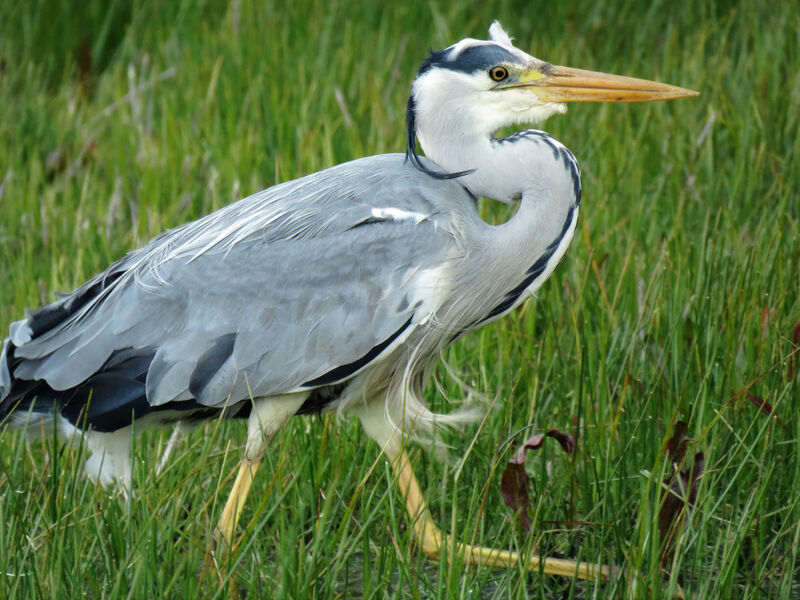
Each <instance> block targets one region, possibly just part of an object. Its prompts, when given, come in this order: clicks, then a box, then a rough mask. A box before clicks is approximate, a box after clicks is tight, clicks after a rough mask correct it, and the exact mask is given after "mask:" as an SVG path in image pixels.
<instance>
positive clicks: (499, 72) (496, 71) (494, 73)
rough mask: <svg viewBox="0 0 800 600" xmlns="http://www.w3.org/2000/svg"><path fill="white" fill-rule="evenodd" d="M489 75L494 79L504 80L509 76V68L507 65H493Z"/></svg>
mask: <svg viewBox="0 0 800 600" xmlns="http://www.w3.org/2000/svg"><path fill="white" fill-rule="evenodd" d="M489 77H491V78H492V79H493V80H494V81H503V79H505V78H506V77H508V69H506V68H505V67H492V68H491V69H489Z"/></svg>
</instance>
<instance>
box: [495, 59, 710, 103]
mask: <svg viewBox="0 0 800 600" xmlns="http://www.w3.org/2000/svg"><path fill="white" fill-rule="evenodd" d="M547 67H548V68H545V69H542V70H541V71H539V70H537V69H531V70H529V71H527V72H526V73H525V74H523V75H522V77H520V78H519V80H517V81H516V82H513V83H509V84H508V87H524V88H528V89H530V90H531V91H532V92H534V93H535V94H536V95H537V96H538V97H539V98H540V99H542V100H543V101H545V102H652V101H654V100H674V99H676V98H684V97H686V96H697V95H698V94H699V92H695V91H693V90H687V89H685V88H681V87H676V86H674V85H667V84H665V83H658V82H657V81H648V80H646V79H636V78H635V77H623V76H622V75H611V74H609V73H597V72H595V71H585V70H583V69H573V68H571V67H560V66H557V65H548V66H547Z"/></svg>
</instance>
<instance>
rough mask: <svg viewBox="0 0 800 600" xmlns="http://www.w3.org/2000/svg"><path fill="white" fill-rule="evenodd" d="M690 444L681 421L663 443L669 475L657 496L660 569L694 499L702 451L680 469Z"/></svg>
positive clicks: (700, 469) (671, 550)
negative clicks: (659, 504)
mask: <svg viewBox="0 0 800 600" xmlns="http://www.w3.org/2000/svg"><path fill="white" fill-rule="evenodd" d="M691 441H692V439H691V438H690V437H689V426H688V425H687V424H686V423H685V422H684V421H678V422H677V423H675V430H674V432H673V434H672V437H671V438H670V439H669V441H668V442H667V454H668V456H669V458H670V460H671V461H672V475H671V476H670V477H667V478H666V479H665V480H664V487H663V488H662V491H661V496H660V500H661V510H659V512H658V531H659V533H660V534H661V545H662V547H661V565H662V566H663V565H665V564H668V563H669V562H671V559H672V552H673V549H674V547H675V540H676V539H677V538H678V536H679V535H680V532H681V529H682V527H683V526H684V525H685V524H686V522H687V521H688V519H689V515H690V513H691V510H692V508H693V507H694V504H695V502H696V500H697V483H698V481H699V479H700V476H701V475H702V474H703V467H704V466H705V457H704V456H703V453H702V452H698V453H696V454H695V455H694V458H693V460H692V461H691V463H689V464H686V465H684V466H683V467H681V464H682V463H683V462H684V458H685V456H686V450H687V449H688V447H689V443H690V442H691Z"/></svg>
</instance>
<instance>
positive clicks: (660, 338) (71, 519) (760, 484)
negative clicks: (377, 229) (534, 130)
mask: <svg viewBox="0 0 800 600" xmlns="http://www.w3.org/2000/svg"><path fill="white" fill-rule="evenodd" d="M69 4H70V3H62V2H56V1H52V2H43V1H40V2H16V3H14V2H4V3H1V4H0V327H2V330H3V332H6V331H7V326H8V324H9V323H10V322H11V321H13V320H16V319H18V318H20V317H21V316H22V315H23V311H24V309H25V308H26V307H36V306H38V305H40V304H42V303H45V302H49V301H52V300H53V299H54V298H55V294H56V292H58V291H68V290H71V289H72V288H74V287H75V286H77V285H79V284H80V283H82V282H83V281H84V280H86V279H87V278H89V277H90V276H91V275H93V274H94V273H96V272H98V271H100V270H101V269H103V268H104V267H105V266H106V265H107V264H108V263H110V262H111V261H112V260H114V259H115V258H118V257H119V256H121V255H123V254H124V253H125V252H126V251H127V250H129V249H131V248H134V247H136V246H137V245H140V244H142V243H144V242H145V241H147V240H148V239H149V238H151V237H152V236H154V235H156V234H157V233H159V232H160V231H162V230H164V229H166V228H168V227H171V226H174V225H177V224H180V223H182V222H185V221H187V220H191V219H194V218H197V217H199V216H201V215H203V214H206V213H208V212H210V211H212V210H214V209H217V208H219V207H221V206H223V205H225V204H227V203H229V202H230V201H232V200H235V199H238V198H240V197H242V196H244V195H247V194H249V193H251V192H255V191H257V190H259V189H262V188H264V187H267V186H270V185H272V184H274V183H277V182H280V181H284V180H288V179H291V178H294V177H298V176H300V175H303V174H306V173H309V172H312V171H315V170H319V169H321V168H324V167H327V166H330V165H333V164H336V163H339V162H343V161H346V160H349V159H352V158H356V157H360V156H364V155H369V154H376V153H381V152H395V151H402V149H403V147H404V139H403V117H404V110H405V102H406V99H407V96H408V91H409V85H410V82H411V80H412V78H413V76H414V73H415V72H416V69H417V67H418V65H419V64H420V62H421V61H422V60H423V58H424V57H425V55H426V52H427V50H428V49H429V48H435V49H438V48H442V47H444V46H446V45H448V44H450V43H452V42H455V41H457V40H459V39H461V38H462V37H466V36H472V37H485V35H486V29H487V27H488V25H489V24H490V23H491V21H492V20H493V19H495V18H497V19H499V20H500V21H501V22H502V23H503V24H504V25H505V26H506V27H507V29H508V30H510V32H511V33H512V35H513V36H514V37H515V39H516V42H517V44H518V45H519V46H520V47H521V48H523V49H526V50H529V51H530V52H532V53H533V54H535V55H537V56H540V57H541V58H544V59H546V60H550V61H552V62H554V63H558V64H566V65H570V66H576V67H583V68H588V69H594V70H602V71H609V72H617V73H622V74H628V75H633V76H639V77H645V78H648V79H658V80H661V81H665V82H669V83H673V84H676V85H681V86H685V87H689V88H693V89H697V90H700V91H701V93H702V95H701V96H700V97H699V98H695V99H687V100H681V101H678V102H672V103H665V104H649V105H630V106H621V105H573V106H571V108H570V111H569V113H568V114H567V115H565V116H563V117H555V118H553V119H551V120H550V121H548V122H547V123H545V124H544V125H543V128H544V129H546V130H547V131H549V132H551V133H552V134H553V135H555V136H556V137H558V138H559V139H561V140H562V141H563V142H564V143H565V144H566V145H567V146H568V147H569V148H571V149H572V151H573V152H574V153H575V155H576V156H577V157H578V160H579V161H580V162H581V165H582V170H583V183H584V201H583V211H582V215H581V224H580V229H579V232H578V234H577V235H576V238H575V241H574V242H573V246H572V248H571V250H570V251H569V253H568V254H567V257H566V259H565V260H564V262H563V264H562V265H561V266H560V267H559V268H558V270H557V271H556V273H555V275H554V276H553V277H552V279H551V281H550V282H548V283H547V284H546V285H545V286H544V287H543V289H542V290H541V292H540V293H539V297H538V299H536V300H535V301H531V302H529V303H528V304H527V305H526V306H525V307H524V308H523V309H521V310H519V311H517V312H516V313H515V314H513V315H511V316H509V317H507V318H505V319H503V320H501V321H500V322H498V323H496V324H493V325H491V326H489V327H487V328H485V329H483V330H482V331H480V332H478V333H476V334H473V335H471V336H469V337H467V338H466V339H464V340H462V341H460V342H459V343H458V344H456V345H455V346H454V347H452V348H451V349H450V350H449V351H448V352H447V354H446V357H445V358H446V360H447V361H448V363H449V365H451V367H452V368H453V371H454V372H456V373H458V374H459V375H460V377H461V378H463V380H464V382H466V383H467V384H468V385H469V386H470V387H471V388H472V389H473V390H474V393H472V395H473V396H474V397H476V398H477V397H479V396H480V397H483V398H485V400H484V402H485V405H486V408H487V416H486V418H485V419H484V420H483V421H481V422H480V423H478V424H476V425H474V426H472V427H470V428H468V429H467V430H466V431H463V432H452V433H447V434H446V435H445V438H446V441H447V442H448V443H449V444H450V445H451V446H452V450H451V452H450V456H449V460H447V461H444V462H442V461H439V460H437V459H436V458H435V457H433V456H432V455H430V454H428V453H425V452H423V451H422V450H414V452H413V454H414V458H415V462H416V465H417V469H418V474H419V476H420V479H421V481H422V483H423V485H424V487H425V489H426V490H427V492H428V494H429V495H430V500H431V503H432V508H433V511H434V515H435V516H436V519H437V520H438V522H439V523H440V524H441V525H442V526H444V528H446V529H451V530H453V531H455V532H457V534H458V536H459V537H460V538H461V539H463V540H465V541H474V542H481V543H488V544H491V545H493V546H497V547H504V548H519V549H523V550H525V549H530V548H531V547H533V546H534V545H538V547H539V549H540V550H541V552H542V553H544V554H557V555H563V556H567V557H572V558H580V559H582V560H588V561H600V562H603V563H605V564H614V565H618V566H619V567H621V569H622V571H621V573H622V574H621V575H620V576H619V577H617V578H614V579H613V580H612V581H611V582H609V583H606V584H601V583H598V582H588V583H586V582H578V581H572V580H569V579H566V578H559V577H550V576H542V575H540V574H538V573H526V572H524V570H523V569H522V568H512V569H507V570H496V569H490V568H469V569H467V568H464V567H461V566H459V565H449V564H447V563H446V562H444V561H442V562H441V563H435V562H430V561H427V560H426V559H425V558H424V556H423V555H422V554H421V552H420V551H419V550H418V548H417V547H416V546H415V544H414V542H413V539H412V536H411V532H410V530H409V529H408V523H407V518H406V516H405V513H404V510H403V504H402V499H401V498H400V497H399V494H398V493H397V491H396V488H395V487H394V486H393V484H392V476H391V473H390V470H389V467H388V466H387V464H386V463H385V461H384V460H383V459H379V458H378V448H377V447H376V445H375V444H374V443H372V442H371V441H370V440H369V439H368V438H367V437H366V435H365V434H364V433H363V432H362V431H361V428H360V425H359V424H358V423H357V422H356V421H355V420H353V419H349V420H348V419H345V420H337V419H336V418H335V417H333V416H325V415H323V416H321V417H319V418H308V419H299V418H298V419H295V420H293V421H292V422H291V423H290V424H289V426H287V427H286V428H285V429H284V431H283V432H282V433H281V434H280V435H279V437H278V439H277V440H276V442H275V444H274V446H273V447H272V448H271V450H270V451H269V453H268V456H267V459H266V464H265V467H263V468H262V471H261V472H260V473H259V478H258V479H257V481H256V484H255V487H254V492H253V494H252V495H251V497H250V501H249V503H248V505H247V508H246V511H245V514H244V517H243V519H244V520H243V525H244V526H246V527H247V533H246V535H245V536H244V538H243V540H242V543H241V545H240V546H239V549H238V551H237V552H236V553H234V555H233V557H232V559H231V564H230V565H229V568H228V574H229V575H228V578H229V580H228V582H226V583H224V584H222V585H220V584H218V583H217V582H214V581H211V580H210V578H208V577H206V578H204V579H201V578H200V576H199V574H200V567H201V565H202V562H203V556H204V552H205V548H206V545H207V544H208V542H209V540H210V531H211V529H212V528H213V525H214V523H215V522H216V520H217V519H218V517H219V513H220V511H221V508H222V503H223V502H224V498H225V496H226V494H227V493H228V491H229V489H230V485H231V482H232V478H231V475H232V473H233V471H234V468H235V465H236V461H237V460H238V459H239V457H240V451H241V447H242V445H243V443H244V427H243V426H242V424H231V423H223V424H220V423H212V424H209V425H207V426H204V427H200V428H198V429H196V430H194V431H193V432H191V433H190V434H188V435H187V436H185V438H184V439H183V440H182V441H181V443H180V445H179V446H178V447H177V450H176V452H175V453H174V454H173V456H172V458H171V459H170V461H169V462H168V465H167V467H166V468H165V470H164V471H163V472H161V473H160V474H158V475H157V474H156V473H155V469H154V466H155V465H156V464H157V463H158V460H159V457H160V455H161V453H162V452H163V448H164V445H165V443H166V439H167V437H168V435H169V432H155V433H147V434H145V435H144V436H142V437H141V438H139V439H138V441H137V444H136V446H135V459H136V462H135V473H134V493H133V498H132V500H131V501H130V502H125V501H123V500H122V499H121V498H120V497H119V495H118V494H115V493H114V492H112V491H105V490H102V489H99V488H97V487H95V486H93V485H92V484H90V483H88V482H87V481H86V480H84V479H83V478H82V477H81V476H80V471H81V466H82V463H83V459H84V458H85V456H84V455H83V454H82V451H81V450H80V449H74V448H71V447H69V446H65V445H64V444H63V440H58V439H56V438H55V437H54V436H53V435H52V434H50V435H46V436H45V438H44V440H43V441H41V442H35V443H33V444H31V445H28V444H26V442H25V439H24V438H23V437H22V436H20V435H19V434H17V433H14V432H3V433H0V436H2V438H1V439H0V597H2V598H9V599H11V598H20V599H21V598H25V599H28V598H54V599H55V598H77V597H89V598H100V597H103V598H190V597H191V598H194V597H199V598H226V597H228V596H229V595H230V594H231V593H232V591H233V590H238V591H239V592H240V594H241V596H242V597H247V598H273V597H275V598H306V597H314V598H442V597H445V598H497V599H500V598H503V599H506V598H508V599H511V598H514V599H517V598H588V597H596V598H611V597H615V598H647V597H664V598H667V597H672V596H673V595H674V593H675V591H676V589H677V586H678V585H679V584H680V585H682V586H683V588H684V589H685V590H686V591H687V593H691V594H695V595H696V597H697V598H800V575H798V573H799V572H800V556H798V552H800V550H799V548H800V441H799V440H800V420H798V419H797V418H796V416H797V415H798V412H799V411H800V375H798V371H800V353H798V347H799V346H798V343H800V329H797V328H795V327H796V326H795V324H796V323H798V322H800V304H799V303H798V298H800V193H799V192H798V190H800V134H799V132H800V8H798V5H797V3H795V2H785V1H777V0H776V1H767V2H742V3H730V4H727V3H722V2H720V3H675V2H665V1H660V0H655V1H654V2H651V3H621V2H607V1H602V0H600V1H595V0H592V1H577V2H547V3H546V2H535V3H528V2H518V3H514V2H483V3H477V2H474V3H458V2H455V3H446V2H420V3H417V2H399V3H394V5H393V6H392V7H391V8H382V7H381V6H380V4H379V3H372V2H361V3H355V2H354V3H349V2H336V1H335V0H334V1H330V0H329V1H328V2H317V1H315V0H298V1H296V2H294V3H293V4H292V8H291V9H289V8H277V7H275V6H274V5H275V4H282V3H271V2H264V3H261V2H259V3H253V2H249V1H247V0H242V1H241V2H240V1H237V0H234V1H233V2H230V3H228V2H224V3H215V2H203V3H197V4H195V3H192V2H188V1H187V2H150V3H144V2H128V1H126V0H119V1H111V2H100V1H94V2H87V3H85V4H86V6H85V7H84V8H81V9H80V10H78V9H77V8H74V7H72V6H69ZM703 4H705V6H703ZM490 5H492V6H490ZM484 210H485V211H486V215H487V218H491V219H498V220H499V219H503V218H505V217H506V216H507V214H504V213H503V212H502V210H503V209H502V207H500V208H498V207H495V206H491V205H490V204H486V205H485V207H484ZM3 335H5V333H4V334H3ZM436 375H437V380H438V382H439V387H440V388H441V390H440V389H439V388H437V386H436V385H434V384H433V383H431V385H430V386H429V388H428V395H427V398H428V401H429V402H430V404H431V405H432V406H434V407H435V408H436V409H438V410H440V411H446V410H449V409H452V408H453V406H455V405H457V404H458V403H459V402H460V401H461V400H463V399H464V398H465V396H466V395H467V394H468V393H467V392H466V391H465V390H464V389H463V388H462V387H461V386H459V385H458V384H457V382H456V381H454V379H453V378H452V377H451V375H450V374H449V373H448V371H447V370H446V369H445V368H443V367H442V368H439V369H437V373H436ZM441 391H444V394H442V393H441ZM766 403H768V404H766ZM680 420H682V421H685V422H687V423H688V426H689V433H690V435H691V436H692V438H693V439H694V441H693V442H692V444H691V446H690V447H689V453H690V455H693V454H694V453H695V452H703V453H704V456H705V471H704V473H703V475H702V477H701V479H700V481H699V487H698V490H697V501H696V506H695V510H694V511H693V513H692V514H691V516H690V517H689V518H688V520H687V523H686V526H685V528H684V529H683V530H682V534H681V535H680V537H679V539H678V541H677V548H676V552H675V553H674V558H673V559H672V560H671V561H670V562H669V563H668V564H666V565H663V568H662V565H660V560H659V557H660V553H661V542H660V540H659V535H658V529H657V522H658V511H659V496H660V489H661V485H662V483H661V482H662V481H663V480H664V479H665V477H666V476H667V475H668V474H669V473H670V472H671V469H672V465H671V462H670V460H669V459H668V457H667V452H666V442H667V440H668V439H669V437H670V436H671V435H672V430H673V428H674V425H675V423H676V422H677V421H680ZM548 428H560V429H564V430H568V431H571V432H572V433H573V434H575V435H576V439H577V449H576V452H575V454H574V455H573V456H572V457H567V456H566V455H564V454H563V453H561V451H560V449H559V448H558V445H557V444H555V443H552V442H550V443H548V444H545V447H544V449H543V450H542V451H540V453H538V454H536V455H532V456H531V457H530V458H529V459H528V462H527V469H528V471H529V472H530V474H531V475H532V481H533V493H532V504H533V506H532V510H531V514H532V515H533V517H534V525H533V529H532V534H524V533H523V532H522V531H521V530H520V528H519V527H518V524H517V521H516V520H515V518H514V514H513V513H512V511H511V510H510V509H509V508H507V507H506V506H505V505H504V504H503V501H502V498H501V495H500V477H501V473H502V471H503V468H504V465H505V464H506V462H507V461H508V459H509V458H510V457H511V455H512V454H513V452H514V451H515V450H516V448H517V447H518V445H519V444H520V443H521V442H522V441H523V440H525V439H526V438H527V437H529V436H530V435H532V434H533V433H536V432H542V431H545V430H547V429H548ZM550 444H552V445H550ZM243 529H244V527H242V530H243Z"/></svg>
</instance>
